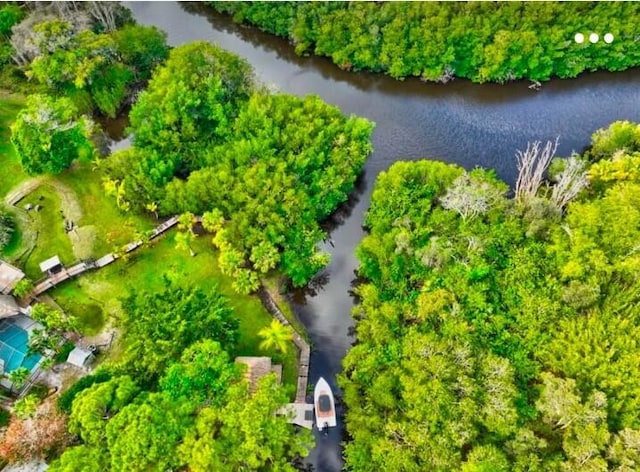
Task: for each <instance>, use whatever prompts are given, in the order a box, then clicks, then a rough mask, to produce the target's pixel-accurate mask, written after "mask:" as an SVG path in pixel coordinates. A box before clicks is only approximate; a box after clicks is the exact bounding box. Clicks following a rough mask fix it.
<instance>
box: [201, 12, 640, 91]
mask: <svg viewBox="0 0 640 472" xmlns="http://www.w3.org/2000/svg"><path fill="white" fill-rule="evenodd" d="M208 3H209V5H211V7H212V8H214V9H216V10H218V11H221V12H224V13H229V14H232V15H233V18H234V20H235V21H238V22H247V23H251V24H254V25H257V26H258V27H259V28H261V29H263V30H265V31H268V32H270V33H273V34H277V35H279V36H283V37H287V38H290V39H291V40H292V41H293V42H294V44H295V46H296V51H297V52H299V53H305V52H311V53H314V54H318V55H323V56H329V57H331V59H332V60H333V62H334V63H336V64H337V65H338V66H340V67H342V68H344V69H352V70H362V69H369V70H373V71H376V72H384V73H386V74H389V75H391V76H392V77H395V78H403V77H408V76H418V77H421V78H423V79H426V80H440V81H446V80H449V79H450V78H452V77H453V76H456V77H465V78H469V79H471V80H473V81H476V82H485V81H498V82H502V81H505V80H513V79H519V78H528V79H536V80H548V79H549V78H550V77H552V76H558V77H561V78H565V77H575V76H576V75H578V74H579V73H581V72H583V71H592V70H597V69H607V70H611V71H618V70H623V69H626V68H629V67H633V66H637V65H638V64H639V63H640V49H639V48H638V47H637V46H636V43H635V41H636V32H635V31H634V29H633V26H632V25H633V24H634V21H630V20H629V19H630V18H638V17H639V16H640V5H638V4H634V3H628V2H620V3H619V2H602V3H601V2H581V3H571V2H568V3H566V2H543V3H540V2H498V3H495V2H275V3H274V2H208ZM603 27H606V28H605V29H603ZM579 32H580V33H583V34H584V35H585V36H588V35H589V33H591V32H597V33H600V38H602V37H603V35H604V33H606V32H611V33H612V34H613V35H614V38H615V39H614V42H613V43H612V44H606V43H604V42H603V41H602V39H600V42H599V43H597V44H595V45H594V44H591V43H589V42H588V41H585V43H584V44H577V43H576V42H575V41H574V40H573V38H574V35H575V34H576V33H579Z"/></svg>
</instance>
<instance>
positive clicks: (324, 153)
mask: <svg viewBox="0 0 640 472" xmlns="http://www.w3.org/2000/svg"><path fill="white" fill-rule="evenodd" d="M131 131H132V132H133V134H134V144H135V145H134V147H133V148H131V149H129V150H126V151H123V152H121V153H119V154H116V155H115V156H113V158H111V159H109V161H108V162H107V163H106V166H107V167H108V168H109V171H110V174H111V179H110V182H111V185H112V187H113V186H114V185H117V186H118V188H121V190H122V191H121V196H123V198H124V199H125V200H127V205H131V206H134V207H138V208H140V209H142V208H146V207H148V205H149V204H150V203H151V202H157V209H158V210H159V211H160V213H163V214H175V213H186V212H192V213H194V214H198V215H202V214H204V217H203V225H204V227H205V228H206V229H207V230H208V231H210V232H212V233H213V234H214V238H213V243H214V245H215V246H216V247H217V248H218V249H219V250H220V258H219V260H220V267H221V269H222V270H223V272H224V273H225V274H228V275H231V276H232V277H233V278H234V279H235V288H236V289H237V290H238V291H240V292H250V291H252V290H255V289H256V288H257V286H258V280H259V277H260V276H261V275H262V274H265V273H267V272H268V271H269V270H271V269H274V268H278V269H280V270H282V271H283V272H284V273H285V274H286V275H287V276H289V278H290V279H291V280H292V282H293V283H294V284H295V285H297V286H300V285H304V284H305V283H306V282H307V281H308V280H309V279H310V278H311V277H312V276H313V275H314V274H315V273H316V272H317V271H318V270H319V269H320V268H322V267H324V265H326V263H327V261H328V259H327V255H325V254H321V253H319V252H318V250H317V248H316V244H317V242H318V241H320V240H321V239H322V238H323V232H322V230H321V229H320V227H319V224H318V222H319V221H321V220H323V219H324V218H326V217H327V216H329V215H330V213H331V212H332V211H334V210H335V209H336V208H337V206H338V205H339V204H340V203H341V202H343V201H344V200H346V198H347V195H348V193H349V192H350V191H351V190H352V188H353V186H354V182H355V180H356V176H357V174H358V172H359V171H360V169H361V168H362V166H363V164H364V161H365V159H366V156H367V154H368V153H369V152H370V151H371V145H370V142H369V137H370V134H371V131H372V125H371V124H370V123H369V122H367V121H366V120H363V119H361V118H356V117H349V118H346V117H344V116H343V115H342V114H341V113H340V111H339V110H338V109H337V108H336V107H332V106H328V105H326V104H325V103H323V102H322V101H321V100H320V99H319V98H318V97H314V96H309V97H306V98H304V99H300V98H296V97H292V96H288V95H283V94H269V93H267V92H266V91H264V90H255V86H254V85H253V84H252V80H251V69H250V67H249V66H248V65H247V64H246V63H245V62H244V61H242V60H241V59H239V58H237V57H236V56H234V55H232V54H230V53H227V52H224V51H222V50H221V49H219V48H217V47H216V46H213V45H211V44H207V43H193V44H189V45H186V46H181V47H178V48H176V49H174V50H173V51H172V52H171V55H170V58H169V60H168V61H167V63H166V64H165V65H164V66H162V67H160V68H159V69H158V70H157V71H156V73H155V74H154V76H153V78H152V79H151V81H150V84H149V89H148V90H147V91H146V92H145V93H143V94H142V95H141V97H140V100H139V102H138V103H137V104H136V105H135V106H134V108H133V109H132V112H131ZM183 236H184V237H183ZM183 236H181V243H184V244H181V245H182V246H185V247H188V241H187V240H186V239H188V237H189V234H188V233H184V234H183ZM185 238H186V239H185Z"/></svg>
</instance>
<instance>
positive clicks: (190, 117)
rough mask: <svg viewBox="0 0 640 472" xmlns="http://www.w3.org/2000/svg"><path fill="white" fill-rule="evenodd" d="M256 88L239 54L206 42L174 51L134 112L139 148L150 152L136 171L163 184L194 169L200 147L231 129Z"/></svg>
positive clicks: (247, 65)
mask: <svg viewBox="0 0 640 472" xmlns="http://www.w3.org/2000/svg"><path fill="white" fill-rule="evenodd" d="M252 87H253V85H252V79H251V68H250V66H249V64H248V63H247V62H245V61H244V60H242V59H240V58H239V57H238V56H235V55H233V54H231V53H228V52H226V51H224V50H223V49H220V48H219V47H217V46H214V45H213V44H210V43H205V42H195V43H190V44H187V45H184V46H180V47H177V48H175V49H173V50H172V51H171V53H170V54H169V58H168V59H167V61H166V63H165V64H164V65H163V66H162V67H160V68H158V69H157V70H156V71H155V72H154V75H153V78H152V79H151V80H150V81H149V86H148V88H147V90H145V91H144V92H143V93H142V94H140V97H139V99H138V101H137V103H136V105H135V106H134V107H133V109H132V110H131V113H130V119H131V129H132V131H133V133H134V136H135V138H134V142H135V145H136V147H137V148H139V149H142V150H144V151H145V153H149V154H151V155H150V156H149V157H147V158H145V159H144V160H143V161H142V162H140V163H136V167H137V168H138V169H139V170H138V171H139V172H143V173H148V174H149V175H150V177H151V179H152V181H153V182H154V183H155V184H156V185H162V184H165V183H166V182H167V181H168V180H169V179H170V178H171V177H173V175H174V174H175V173H179V172H184V170H186V169H193V168H194V166H195V164H196V163H195V160H196V159H195V154H196V153H197V152H198V150H199V149H201V148H203V147H206V146H207V145H209V144H210V143H212V142H215V141H218V140H220V139H221V138H223V137H224V136H225V135H226V134H227V133H228V131H229V125H230V123H231V122H232V121H233V118H234V117H235V116H236V115H237V113H238V107H239V106H240V104H241V103H242V102H243V101H245V100H246V99H247V98H248V94H249V93H250V92H251V90H252Z"/></svg>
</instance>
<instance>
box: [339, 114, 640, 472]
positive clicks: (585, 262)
mask: <svg viewBox="0 0 640 472" xmlns="http://www.w3.org/2000/svg"><path fill="white" fill-rule="evenodd" d="M635 127H636V125H631V124H622V125H617V126H616V125H614V126H613V127H611V128H610V129H609V130H608V131H600V132H598V133H596V135H595V136H594V143H597V147H596V146H595V145H594V149H592V150H591V153H592V154H591V155H592V156H597V162H596V163H593V164H591V165H590V168H589V169H587V170H588V175H589V178H590V181H591V183H592V187H591V190H589V191H587V192H583V193H581V194H580V196H579V198H578V199H574V200H572V201H569V202H568V203H567V204H566V206H565V210H564V212H563V213H561V212H558V211H551V209H553V202H552V201H551V198H553V195H554V190H555V188H556V186H557V185H560V184H558V183H556V184H553V183H552V182H547V183H546V188H544V190H545V191H544V192H541V193H543V194H544V195H547V196H548V197H545V196H538V197H537V198H538V199H539V200H537V201H535V202H533V204H532V205H531V206H530V207H528V208H526V209H524V208H521V207H520V206H519V205H517V204H516V203H515V202H513V201H511V200H507V199H506V198H505V197H504V193H505V186H504V184H503V183H501V182H499V181H498V180H497V179H496V178H495V175H493V174H492V173H489V172H485V171H480V170H474V171H473V172H472V173H470V174H469V175H466V174H464V173H463V170H462V169H460V168H459V167H457V166H453V165H446V164H442V163H438V162H432V161H420V162H412V163H403V162H399V163H396V164H394V165H393V166H392V167H391V168H390V169H389V170H388V171H387V172H383V173H381V174H380V176H379V178H378V181H377V183H376V187H375V189H374V192H373V197H372V201H371V207H370V209H369V211H368V213H367V215H366V219H365V221H366V225H367V227H368V229H369V234H368V235H367V236H366V237H365V238H364V240H363V241H362V243H361V244H360V246H359V247H358V249H357V255H358V258H359V259H360V268H359V273H360V275H361V276H363V278H364V280H363V283H362V284H361V285H360V286H358V288H357V290H356V292H357V294H358V296H359V298H360V303H359V305H358V306H357V307H356V308H355V310H354V315H355V317H356V319H357V325H356V333H357V339H358V343H357V344H356V345H355V346H354V347H353V348H352V349H351V350H350V351H349V353H348V354H347V356H346V357H345V359H344V374H343V376H342V378H341V379H340V383H341V385H342V387H343V390H344V399H345V403H346V405H347V407H348V409H347V416H346V425H347V429H348V431H349V434H350V436H351V437H352V438H353V440H352V441H351V442H349V443H347V445H346V448H345V455H346V459H347V466H348V467H350V468H351V469H352V470H359V471H369V470H370V471H374V470H411V471H413V470H415V471H419V470H464V471H499V470H505V471H506V470H519V471H524V470H530V471H546V470H614V469H616V470H617V468H618V467H619V468H620V470H634V469H635V468H637V464H638V457H640V456H639V455H638V448H637V447H635V446H632V444H634V440H635V438H636V437H637V434H638V431H640V422H639V421H638V418H639V417H640V416H639V415H640V403H638V400H637V399H638V398H640V384H639V383H638V381H637V379H638V378H640V371H639V368H638V363H637V359H638V357H639V356H640V346H638V343H637V342H636V340H637V338H638V336H640V331H639V329H640V310H639V309H638V308H637V307H638V306H639V305H638V302H640V295H639V294H640V281H639V279H638V277H637V274H638V273H639V271H640V256H639V255H638V240H640V210H639V208H640V182H639V181H638V178H637V176H636V173H637V172H636V170H637V169H636V167H637V165H636V164H637V163H636V157H637V156H636V154H637V151H636V150H635V147H634V146H635V145H634V144H633V139H635V138H630V136H632V134H633V133H631V135H630V134H629V132H630V131H633V132H635ZM616 146H621V147H620V148H617V147H616ZM471 174H473V176H472V175H471ZM489 197H490V198H489ZM542 220H544V227H542V226H540V225H539V222H540V221H542ZM532 236H534V237H532ZM425 425H427V426H425ZM622 444H625V445H626V446H622ZM625 447H628V448H629V449H628V450H627V449H625ZM622 464H625V466H624V467H628V469H624V467H623V466H622Z"/></svg>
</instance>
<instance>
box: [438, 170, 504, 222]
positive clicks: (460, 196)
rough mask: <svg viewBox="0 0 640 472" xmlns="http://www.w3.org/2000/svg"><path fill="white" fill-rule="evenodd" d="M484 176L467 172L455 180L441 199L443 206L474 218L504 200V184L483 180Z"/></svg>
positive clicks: (464, 217)
mask: <svg viewBox="0 0 640 472" xmlns="http://www.w3.org/2000/svg"><path fill="white" fill-rule="evenodd" d="M481 177H482V176H477V173H476V175H470V174H467V173H466V172H465V173H464V174H462V175H461V176H460V177H458V178H457V179H456V180H454V181H453V185H452V186H451V187H450V188H449V189H448V190H447V193H446V194H445V195H444V196H443V197H442V198H441V199H440V203H441V204H442V207H443V208H445V209H447V210H453V211H455V212H457V213H458V214H460V216H462V218H463V219H465V220H466V219H467V218H473V217H475V216H477V215H481V214H483V213H487V212H488V211H489V210H490V209H491V208H492V207H494V206H496V205H497V204H498V203H500V202H501V201H503V195H504V194H505V193H506V190H507V189H506V188H505V187H504V186H498V185H497V182H495V181H494V182H491V181H488V180H481Z"/></svg>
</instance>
